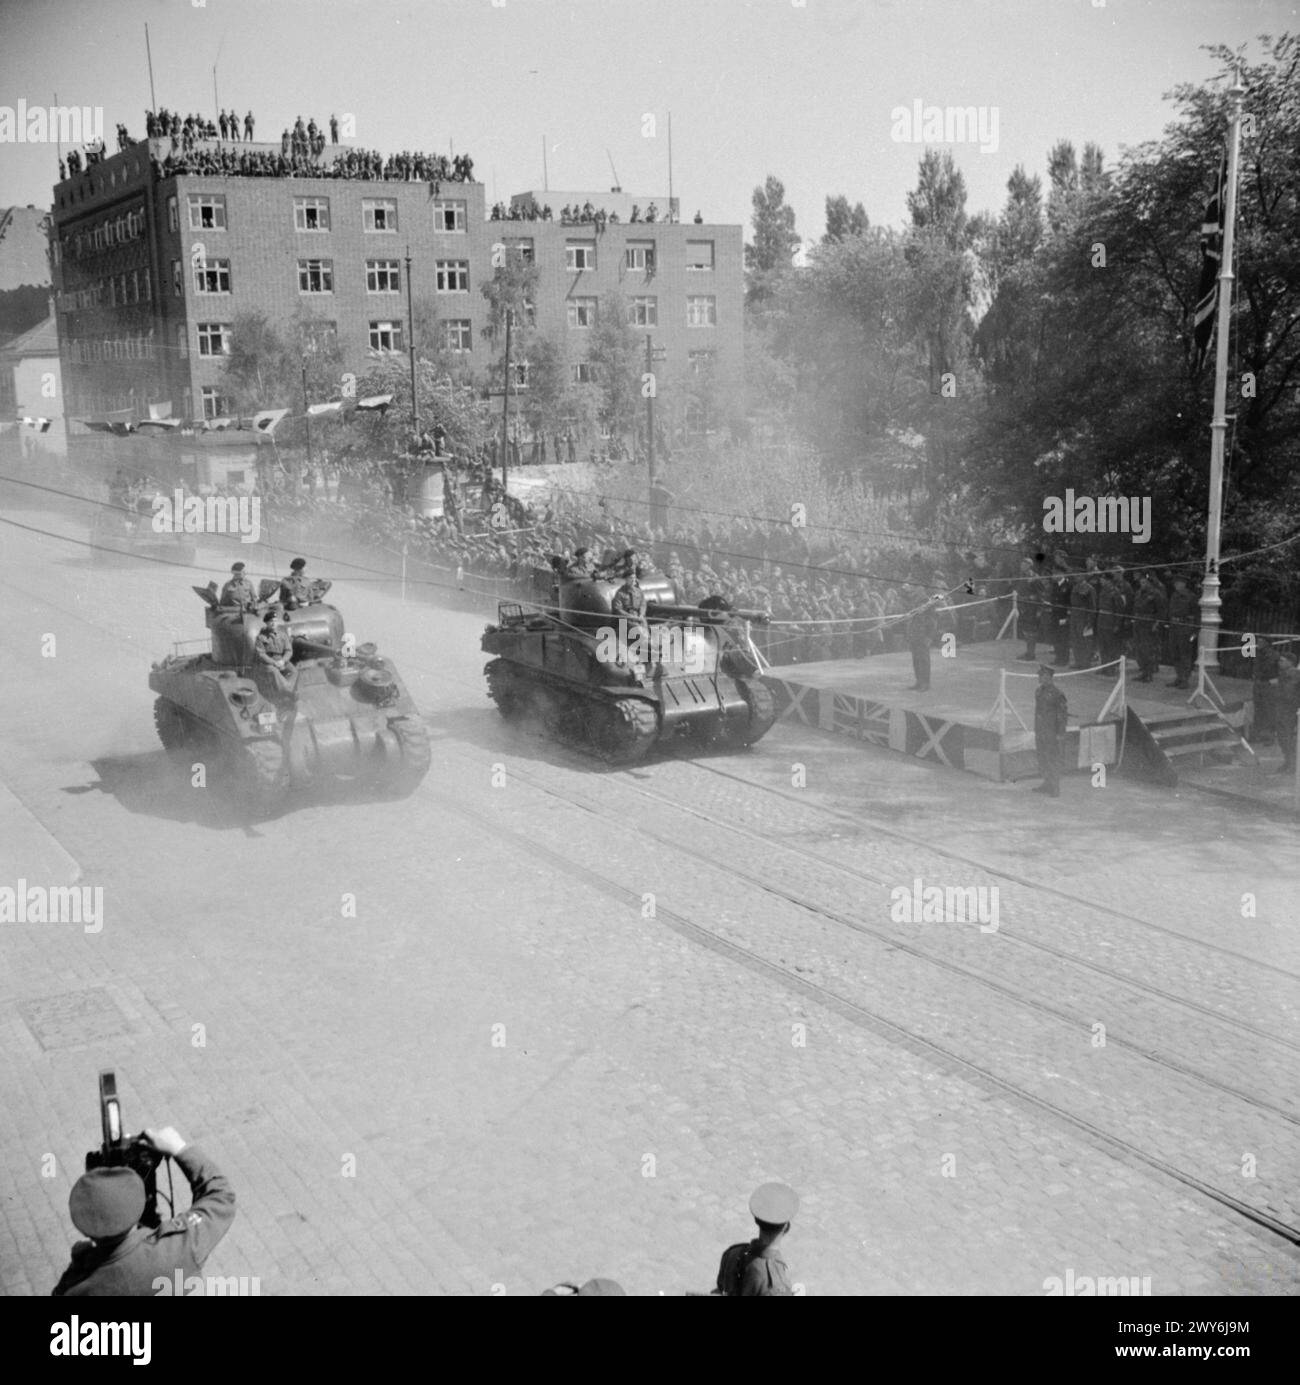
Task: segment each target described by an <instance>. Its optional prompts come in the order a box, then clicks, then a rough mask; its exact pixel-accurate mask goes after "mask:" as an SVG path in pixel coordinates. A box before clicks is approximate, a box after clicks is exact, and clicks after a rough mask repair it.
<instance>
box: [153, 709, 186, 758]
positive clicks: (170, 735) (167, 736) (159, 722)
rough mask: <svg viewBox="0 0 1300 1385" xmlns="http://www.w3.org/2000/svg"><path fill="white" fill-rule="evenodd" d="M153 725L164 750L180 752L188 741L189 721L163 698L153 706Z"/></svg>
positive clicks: (179, 710)
mask: <svg viewBox="0 0 1300 1385" xmlns="http://www.w3.org/2000/svg"><path fill="white" fill-rule="evenodd" d="M153 724H154V726H155V727H156V728H157V731H158V739H159V740H160V741H161V742H162V744H163V749H164V750H180V749H181V748H182V747H183V746H185V745H186V744H188V742H189V740H190V721H189V718H188V717H187V716H186V715H185V713H184V712H182V711H181V709H180V708H179V707H178V706H177V705H176V704H175V703H174V702H169V701H168V700H167V699H166V698H165V697H159V698H156V699H155V700H154V704H153Z"/></svg>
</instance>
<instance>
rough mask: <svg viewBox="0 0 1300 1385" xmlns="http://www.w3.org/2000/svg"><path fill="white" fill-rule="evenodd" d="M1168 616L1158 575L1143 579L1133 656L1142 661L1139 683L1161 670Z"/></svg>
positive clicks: (1135, 607) (1137, 601)
mask: <svg viewBox="0 0 1300 1385" xmlns="http://www.w3.org/2000/svg"><path fill="white" fill-rule="evenodd" d="M1167 616H1168V602H1167V601H1166V600H1165V589H1164V588H1163V587H1162V586H1161V585H1160V583H1159V582H1157V581H1156V576H1155V573H1153V572H1147V573H1144V574H1143V576H1142V585H1141V586H1140V587H1139V588H1138V594H1137V596H1136V597H1135V598H1134V600H1133V655H1134V657H1135V658H1136V659H1137V661H1138V676H1137V681H1138V682H1139V683H1149V682H1150V681H1151V680H1152V679H1153V678H1154V677H1155V676H1156V674H1157V673H1158V672H1159V671H1160V639H1161V632H1162V631H1163V628H1164V623H1165V620H1166V618H1167Z"/></svg>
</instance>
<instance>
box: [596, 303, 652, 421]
mask: <svg viewBox="0 0 1300 1385" xmlns="http://www.w3.org/2000/svg"><path fill="white" fill-rule="evenodd" d="M639 345H640V343H639V341H638V339H637V336H636V333H635V331H634V330H633V328H632V326H631V324H630V322H629V321H628V310H627V306H626V305H625V304H624V302H623V300H622V298H621V297H620V296H619V295H618V294H612V293H611V294H606V295H605V296H604V297H602V298H601V300H600V302H599V304H598V306H597V310H596V325H595V327H593V328H592V329H591V339H590V341H589V342H588V344H587V361H588V363H589V364H590V365H591V366H592V367H593V368H594V370H595V375H596V382H595V383H596V389H597V392H598V398H599V400H600V403H599V405H598V415H599V418H600V421H601V422H602V423H603V424H605V425H606V426H607V427H608V428H609V429H610V431H611V432H612V433H613V435H614V436H615V437H616V438H625V437H626V436H627V434H628V433H630V432H631V430H632V428H633V427H634V425H635V423H636V418H637V410H638V408H639V407H640V405H641V355H640V352H639V350H638V348H639Z"/></svg>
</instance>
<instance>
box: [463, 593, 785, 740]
mask: <svg viewBox="0 0 1300 1385" xmlns="http://www.w3.org/2000/svg"><path fill="white" fill-rule="evenodd" d="M618 586H619V584H618V583H617V582H608V581H601V580H596V579H590V580H587V579H577V580H562V581H561V582H560V583H559V584H558V586H557V587H556V588H555V590H554V592H553V600H554V604H553V605H552V606H549V607H545V606H543V607H538V608H535V609H533V610H531V611H525V610H524V607H523V606H522V605H521V604H519V603H517V602H509V601H503V602H501V603H499V606H498V612H497V623H496V624H495V625H490V626H488V628H487V630H486V631H485V632H484V635H483V641H482V647H483V651H484V653H486V654H492V655H494V656H495V657H494V658H493V659H492V661H491V662H490V663H489V664H488V665H487V667H486V669H485V670H484V672H485V673H486V675H487V682H488V696H489V697H491V699H492V700H493V702H495V703H496V706H497V710H498V711H499V712H500V713H501V715H502V716H503V717H505V718H506V720H508V721H510V720H516V719H522V718H525V717H537V718H540V720H541V722H542V723H543V725H544V726H545V727H546V729H547V731H548V733H549V734H551V735H553V736H554V737H555V738H556V739H559V740H564V741H568V742H571V743H575V744H579V745H583V746H585V747H587V748H589V749H591V750H593V751H594V752H595V753H596V754H597V755H598V756H599V757H600V758H601V759H602V760H604V761H605V762H606V763H607V764H611V765H627V764H632V763H633V762H634V761H636V760H639V759H641V758H642V757H643V756H644V755H645V754H646V753H647V752H648V751H649V750H650V748H651V747H652V746H654V745H656V744H658V743H660V742H663V741H669V740H676V739H677V738H679V737H690V738H693V739H695V740H697V741H699V742H701V743H703V744H709V743H712V744H715V745H718V744H720V745H724V746H732V747H736V748H739V747H742V746H748V745H753V743H754V742H755V741H757V740H758V739H759V738H760V737H762V736H763V735H765V734H766V732H767V731H768V729H769V728H770V727H771V725H772V722H773V721H774V720H775V719H776V718H775V708H774V704H773V701H772V694H771V693H770V692H769V691H768V689H767V687H766V686H765V685H764V684H763V682H762V681H761V680H760V679H759V677H758V665H757V661H756V660H755V658H754V656H753V653H752V652H751V651H752V646H751V645H750V643H749V639H748V636H747V634H746V633H745V630H744V627H743V624H742V622H743V621H746V620H766V619H767V617H766V615H765V613H764V612H761V611H739V610H731V609H729V608H727V607H726V604H725V603H718V605H717V606H716V607H715V606H713V605H712V603H709V604H706V605H704V606H687V605H682V604H680V603H679V602H678V601H677V593H676V590H675V588H674V587H673V584H672V582H671V581H669V579H668V578H666V577H663V576H661V575H659V574H655V575H654V576H648V577H646V578H645V579H644V580H643V581H642V583H641V590H642V592H643V594H644V595H645V598H646V620H645V622H644V625H642V624H641V623H640V622H637V621H627V620H620V618H619V617H617V616H615V615H614V614H613V612H612V608H611V604H610V603H611V599H612V597H613V595H614V593H615V592H616V591H617V590H618Z"/></svg>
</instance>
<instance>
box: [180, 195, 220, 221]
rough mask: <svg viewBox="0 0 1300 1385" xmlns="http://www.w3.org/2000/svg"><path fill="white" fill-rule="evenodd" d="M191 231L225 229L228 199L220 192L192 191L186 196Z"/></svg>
mask: <svg viewBox="0 0 1300 1385" xmlns="http://www.w3.org/2000/svg"><path fill="white" fill-rule="evenodd" d="M186 201H187V202H188V204H189V209H190V230H191V231H224V230H225V229H226V199H225V197H223V196H222V195H221V193H218V192H192V193H190V195H189V197H188V198H186Z"/></svg>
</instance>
